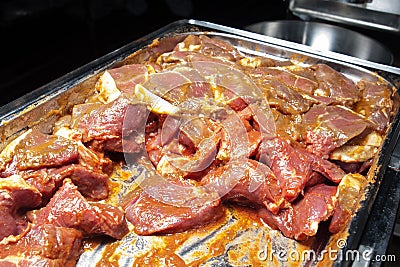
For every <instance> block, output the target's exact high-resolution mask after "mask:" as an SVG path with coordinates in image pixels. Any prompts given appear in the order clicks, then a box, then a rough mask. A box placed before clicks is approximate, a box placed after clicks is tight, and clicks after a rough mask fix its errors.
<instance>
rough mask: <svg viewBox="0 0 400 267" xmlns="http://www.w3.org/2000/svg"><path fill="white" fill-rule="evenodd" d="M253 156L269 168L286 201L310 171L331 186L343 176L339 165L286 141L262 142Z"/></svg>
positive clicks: (290, 199) (266, 140)
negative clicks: (324, 179) (324, 178)
mask: <svg viewBox="0 0 400 267" xmlns="http://www.w3.org/2000/svg"><path fill="white" fill-rule="evenodd" d="M257 157H258V158H259V160H260V161H261V162H264V163H266V164H267V165H268V166H270V168H271V170H272V172H273V173H274V174H275V176H276V177H277V179H278V181H279V185H280V187H281V190H282V196H283V197H284V198H285V199H286V200H287V201H289V202H293V201H294V200H295V199H296V198H297V197H298V196H299V194H300V193H301V192H302V191H303V189H304V187H305V186H306V184H307V183H308V182H309V180H310V179H311V178H312V176H313V175H314V174H313V173H314V172H318V173H319V174H321V175H323V176H324V177H326V178H327V179H329V180H331V181H332V182H334V183H339V182H340V181H341V180H342V178H343V176H344V175H345V172H344V171H343V170H342V169H341V168H340V167H339V166H337V165H335V164H334V163H332V162H330V161H328V160H325V159H323V158H321V157H319V156H317V155H315V154H313V153H311V152H309V151H307V150H306V149H305V148H303V147H301V145H300V144H296V143H295V142H293V141H290V140H288V139H282V138H275V139H272V140H271V139H263V141H262V143H261V144H260V147H259V151H258V155H257Z"/></svg>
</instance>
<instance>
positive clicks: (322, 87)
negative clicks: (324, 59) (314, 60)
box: [312, 64, 362, 107]
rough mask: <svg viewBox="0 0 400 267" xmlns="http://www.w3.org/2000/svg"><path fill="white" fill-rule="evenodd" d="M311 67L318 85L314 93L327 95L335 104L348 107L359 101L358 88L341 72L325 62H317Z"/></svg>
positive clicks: (359, 93)
mask: <svg viewBox="0 0 400 267" xmlns="http://www.w3.org/2000/svg"><path fill="white" fill-rule="evenodd" d="M312 68H313V69H315V78H316V80H317V81H318V85H319V87H318V89H317V90H315V91H314V95H317V96H325V97H329V98H331V99H333V100H334V102H335V104H341V105H345V106H349V107H351V105H353V104H354V103H357V102H358V101H360V99H361V97H362V95H361V92H360V90H359V89H358V88H357V86H356V85H355V84H354V82H353V81H352V80H350V79H349V78H347V77H346V76H344V75H343V74H342V73H340V72H338V71H336V70H334V69H332V68H331V67H329V66H328V65H326V64H317V65H315V66H313V67H312Z"/></svg>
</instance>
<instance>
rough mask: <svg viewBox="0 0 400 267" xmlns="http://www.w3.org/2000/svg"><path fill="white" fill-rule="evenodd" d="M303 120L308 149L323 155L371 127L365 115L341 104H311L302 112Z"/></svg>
mask: <svg viewBox="0 0 400 267" xmlns="http://www.w3.org/2000/svg"><path fill="white" fill-rule="evenodd" d="M303 122H304V123H305V124H306V134H305V138H306V140H305V142H306V144H307V146H308V149H309V150H310V151H312V152H313V153H315V154H321V155H323V156H325V157H327V155H329V153H330V152H332V150H334V149H335V148H337V147H340V146H342V145H344V144H345V143H347V142H348V141H349V140H351V139H352V138H355V137H357V136H359V135H361V134H363V133H366V132H368V131H369V130H370V129H371V127H372V124H371V123H370V122H369V121H367V120H366V118H365V117H363V116H362V115H360V114H358V113H356V112H354V111H352V110H350V109H347V108H345V107H342V106H325V105H317V106H313V107H312V108H311V109H310V110H309V111H308V112H307V113H306V114H304V116H303Z"/></svg>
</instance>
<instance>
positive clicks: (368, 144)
mask: <svg viewBox="0 0 400 267" xmlns="http://www.w3.org/2000/svg"><path fill="white" fill-rule="evenodd" d="M381 143H382V136H381V135H379V134H378V133H377V132H371V133H370V134H368V135H367V136H365V137H364V138H363V139H361V140H360V141H358V142H357V143H356V144H346V145H343V146H341V147H338V148H336V149H335V150H334V151H332V153H331V154H330V156H329V157H330V159H332V160H339V161H342V162H347V163H350V162H364V161H367V160H369V159H371V158H373V157H374V156H375V155H376V153H378V151H379V147H380V145H381Z"/></svg>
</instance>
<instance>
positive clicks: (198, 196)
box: [125, 181, 225, 235]
mask: <svg viewBox="0 0 400 267" xmlns="http://www.w3.org/2000/svg"><path fill="white" fill-rule="evenodd" d="M171 183H173V184H175V186H176V185H178V186H179V185H182V186H184V187H186V188H188V191H189V192H191V193H192V194H193V192H194V196H193V195H185V193H184V192H186V190H185V191H182V192H179V191H175V192H174V193H173V195H172V196H165V197H163V196H162V195H160V196H159V197H158V198H155V197H152V196H151V195H149V194H148V193H147V192H146V191H142V192H136V193H135V194H134V195H133V196H132V197H131V199H130V200H129V201H128V202H127V204H126V205H125V212H126V218H127V220H128V221H130V222H131V223H132V224H133V225H134V227H135V228H134V230H135V232H136V233H137V234H139V235H151V234H167V233H176V232H182V231H185V230H188V229H191V228H196V227H200V226H202V225H205V224H207V223H210V222H213V221H216V220H217V219H219V218H221V217H222V216H223V215H224V214H225V213H224V209H223V206H222V205H221V200H220V198H219V196H218V194H216V193H208V192H207V191H204V189H202V188H200V187H196V186H194V185H192V184H191V183H187V182H184V181H180V182H171ZM168 186H171V185H167V187H168ZM172 188H175V187H174V186H172ZM158 190H159V189H158V187H157V188H156V191H158ZM165 190H166V189H165V188H162V189H161V191H165ZM167 190H168V188H167ZM180 194H182V195H180ZM171 197H172V199H179V198H180V199H183V201H181V202H178V203H176V204H175V203H174V202H172V201H167V200H166V199H167V198H171ZM164 198H165V199H164Z"/></svg>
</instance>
